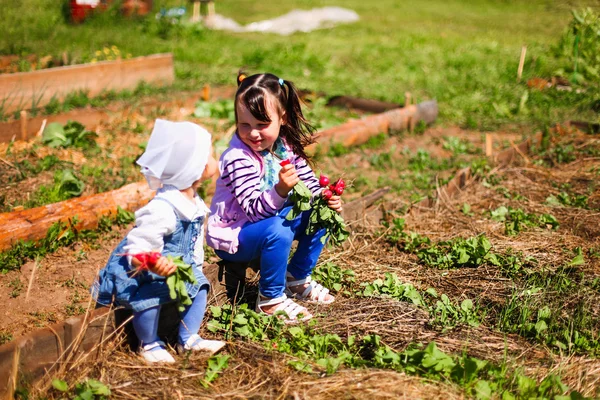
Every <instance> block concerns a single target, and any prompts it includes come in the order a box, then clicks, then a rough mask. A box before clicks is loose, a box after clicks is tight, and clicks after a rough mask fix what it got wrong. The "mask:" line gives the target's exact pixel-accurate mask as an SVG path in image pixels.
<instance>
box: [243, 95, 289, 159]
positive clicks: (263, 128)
mask: <svg viewBox="0 0 600 400" xmlns="http://www.w3.org/2000/svg"><path fill="white" fill-rule="evenodd" d="M265 105H266V109H267V112H268V114H269V117H270V118H271V121H270V122H268V121H259V120H257V119H256V118H255V117H254V115H252V113H251V112H250V110H248V109H247V108H246V107H245V106H244V105H243V104H242V102H238V104H237V105H236V108H237V110H236V111H237V129H238V135H239V136H240V139H241V140H242V142H244V143H245V144H246V145H248V147H250V148H251V149H252V150H254V151H257V152H258V151H262V150H267V149H271V147H272V146H273V143H275V140H277V138H278V137H279V129H280V128H281V125H282V124H283V123H284V122H283V119H282V117H280V116H279V113H278V112H277V108H276V107H275V104H274V102H273V101H272V100H271V99H270V98H269V97H267V102H266V104H265Z"/></svg>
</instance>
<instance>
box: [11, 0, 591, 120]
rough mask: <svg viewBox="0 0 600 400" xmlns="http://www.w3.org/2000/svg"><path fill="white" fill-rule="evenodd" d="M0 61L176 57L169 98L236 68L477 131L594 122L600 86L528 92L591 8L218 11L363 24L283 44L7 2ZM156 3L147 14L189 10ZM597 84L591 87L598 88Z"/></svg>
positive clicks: (454, 1) (458, 4)
mask: <svg viewBox="0 0 600 400" xmlns="http://www.w3.org/2000/svg"><path fill="white" fill-rule="evenodd" d="M3 3H4V4H3V6H2V7H1V8H0V21H1V22H0V30H1V31H2V32H3V35H1V36H2V37H1V38H0V53H1V54H24V55H25V54H29V53H36V54H38V55H46V54H54V55H60V54H62V53H63V52H67V53H68V54H69V56H70V57H71V58H72V57H75V58H76V59H79V60H85V59H88V60H89V59H90V58H92V57H93V54H94V52H95V51H96V50H99V49H102V48H103V47H105V46H113V45H114V46H117V47H118V48H119V49H120V51H121V52H122V53H123V54H128V53H129V54H131V55H132V56H140V55H146V54H152V53H160V52H173V53H174V55H175V60H176V74H177V78H178V82H177V84H176V88H194V87H198V86H199V85H201V84H203V83H206V82H209V83H212V84H232V83H233V82H234V78H235V74H236V72H237V70H238V68H240V67H241V66H245V67H247V68H248V70H249V71H251V72H255V71H256V72H259V71H270V72H273V73H275V74H278V75H280V76H282V77H284V78H286V79H289V80H292V81H294V82H295V83H297V85H298V86H300V87H302V88H308V89H314V90H320V91H324V92H326V93H328V94H331V95H338V94H346V95H353V96H361V97H367V98H377V99H382V100H388V101H394V102H403V99H404V93H405V92H406V91H409V92H411V93H412V94H413V96H416V99H417V100H418V101H421V100H425V99H430V98H435V99H437V100H438V102H439V103H440V122H442V123H447V124H459V125H462V126H464V127H467V128H473V129H484V130H485V129H498V128H499V127H501V126H507V125H511V126H515V125H521V124H526V125H529V126H531V125H533V126H536V127H537V126H539V125H541V124H549V123H555V122H561V121H563V120H565V119H576V118H577V119H586V120H598V114H597V113H596V112H595V111H593V109H592V106H593V104H594V101H596V102H597V101H598V95H597V93H598V84H599V83H598V82H592V83H589V82H588V87H587V90H586V91H585V92H584V93H579V94H578V93H575V91H573V92H559V91H556V90H554V89H552V90H547V91H544V92H540V91H537V90H530V89H528V87H527V86H526V84H525V82H526V81H527V79H529V78H531V77H537V76H540V77H545V78H550V77H551V76H553V75H554V74H555V73H556V71H557V70H559V69H561V68H562V69H565V68H567V69H568V68H569V67H570V66H569V65H568V63H567V61H566V60H565V59H560V58H557V57H556V56H555V55H554V53H555V51H554V50H553V49H554V48H555V47H556V46H557V45H558V44H559V41H560V39H561V37H562V36H563V35H564V33H565V32H566V31H567V28H568V24H569V21H570V20H571V18H572V17H571V13H570V11H571V9H574V8H575V9H578V8H581V7H583V6H586V5H592V4H595V5H596V6H597V5H598V3H597V2H593V1H587V2H586V1H583V0H578V1H569V2H566V1H542V0H533V1H527V2H525V1H511V0H504V1H491V0H476V1H458V0H445V1H441V0H430V1H426V2H416V1H413V2H398V1H393V0H382V1H377V2H375V3H373V2H365V1H360V0H346V1H343V2H342V1H337V2H336V1H332V0H331V1H316V0H309V1H299V0H292V1H286V2H275V1H273V0H270V1H262V2H256V1H250V0H240V1H217V2H216V10H217V12H218V13H220V14H223V15H225V16H227V17H229V18H233V19H234V20H236V21H238V22H239V23H249V22H252V21H257V20H261V19H266V18H273V17H276V16H279V15H281V14H284V13H286V12H288V11H290V10H292V9H295V8H302V9H308V8H311V7H323V6H341V7H346V8H349V9H352V10H355V11H356V12H357V13H358V14H359V15H360V21H359V22H357V23H354V24H349V25H342V26H338V27H336V28H333V29H326V30H320V31H314V32H311V33H298V34H294V35H291V36H287V37H286V36H278V35H274V34H259V33H230V32H217V31H209V30H203V29H194V28H190V27H188V28H181V27H177V26H172V25H168V24H163V25H161V24H159V23H157V22H156V21H155V20H154V18H148V19H147V20H124V19H121V18H118V17H116V16H115V15H113V14H114V13H106V14H104V15H102V16H98V17H96V18H95V19H93V20H89V21H88V22H86V23H85V24H83V25H80V26H72V25H69V24H67V23H66V22H65V21H64V17H63V7H64V6H63V5H62V4H61V3H62V2H60V1H55V0H23V1H21V0H4V2H3ZM186 4H187V2H185V1H183V0H179V1H172V0H156V1H155V9H157V10H158V9H159V8H160V7H163V6H165V7H168V6H174V5H186ZM523 45H527V49H528V50H527V58H526V62H525V67H524V71H523V79H522V81H521V82H520V83H518V82H517V81H516V76H517V66H518V62H519V56H520V52H521V47H522V46H523ZM594 86H595V87H594Z"/></svg>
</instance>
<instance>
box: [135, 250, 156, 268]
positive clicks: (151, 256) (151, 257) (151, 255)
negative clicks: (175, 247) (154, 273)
mask: <svg viewBox="0 0 600 400" xmlns="http://www.w3.org/2000/svg"><path fill="white" fill-rule="evenodd" d="M160 256H161V254H160V253H159V252H157V251H149V252H147V253H137V254H134V255H133V257H134V258H135V259H136V260H138V261H139V262H140V263H141V265H140V266H139V267H138V270H143V271H147V270H149V269H150V268H152V267H154V266H155V265H156V263H157V262H158V259H159V258H160Z"/></svg>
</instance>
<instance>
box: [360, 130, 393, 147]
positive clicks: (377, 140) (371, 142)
mask: <svg viewBox="0 0 600 400" xmlns="http://www.w3.org/2000/svg"><path fill="white" fill-rule="evenodd" d="M387 138H388V136H387V135H386V134H385V133H380V134H378V135H375V136H371V137H370V138H369V139H368V140H367V141H366V142H365V143H364V144H362V145H361V146H360V147H361V148H362V149H379V148H381V147H383V145H384V144H385V142H386V141H387Z"/></svg>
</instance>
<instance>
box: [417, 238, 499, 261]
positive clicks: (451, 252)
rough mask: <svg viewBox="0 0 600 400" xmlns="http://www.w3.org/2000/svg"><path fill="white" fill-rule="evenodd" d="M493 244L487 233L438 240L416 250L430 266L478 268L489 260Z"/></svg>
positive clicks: (421, 259)
mask: <svg viewBox="0 0 600 400" xmlns="http://www.w3.org/2000/svg"><path fill="white" fill-rule="evenodd" d="M491 248H492V244H491V243H490V241H489V239H488V238H487V237H486V236H485V235H479V236H474V237H470V238H467V239H463V238H457V239H454V240H450V241H442V242H438V243H436V244H435V245H433V246H430V247H425V248H422V249H418V250H417V251H416V254H417V256H418V257H419V260H420V261H421V262H422V263H423V264H425V265H427V266H429V267H435V268H441V269H448V268H465V267H467V268H476V267H479V266H480V265H482V264H484V263H486V262H488V261H489V260H490V259H491V258H492V257H493V253H490V249H491Z"/></svg>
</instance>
